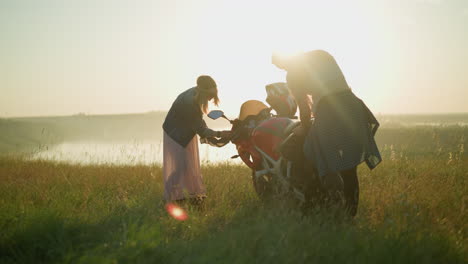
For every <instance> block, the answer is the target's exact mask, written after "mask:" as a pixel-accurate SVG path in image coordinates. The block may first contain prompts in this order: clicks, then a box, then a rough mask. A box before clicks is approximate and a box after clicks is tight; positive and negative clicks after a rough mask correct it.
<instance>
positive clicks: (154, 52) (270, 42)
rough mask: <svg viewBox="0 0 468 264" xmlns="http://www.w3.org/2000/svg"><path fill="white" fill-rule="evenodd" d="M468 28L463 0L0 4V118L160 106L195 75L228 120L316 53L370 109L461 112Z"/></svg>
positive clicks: (467, 86) (15, 0) (26, 0)
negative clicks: (290, 60)
mask: <svg viewBox="0 0 468 264" xmlns="http://www.w3.org/2000/svg"><path fill="white" fill-rule="evenodd" d="M467 26H468V1H465V0H452V1H451V0H356V1H346V0H343V1H339V0H327V1H317V0H315V1H314V0H308V1H296V0H289V1H275V0H265V1H263V0H257V1H254V0H236V1H224V0H197V1H193V0H151V1H150V0H138V1H130V0H128V1H122V0H79V1H78V0H75V1H72V0H41V1H37V0H0V34H1V39H0V117H19V116H49V115H54V116H56V115H73V114H77V113H86V114H115V113H141V112H149V111H166V110H168V109H169V107H170V106H171V104H172V102H173V100H174V99H175V98H176V97H177V95H178V94H180V93H181V92H183V91H184V90H186V89H188V88H190V87H193V86H194V85H195V80H196V78H197V76H199V75H202V74H208V75H211V76H212V77H213V78H214V79H215V80H216V81H217V83H218V88H219V96H220V99H221V104H220V106H219V108H220V109H223V110H225V112H226V113H227V115H229V116H231V117H234V116H236V115H237V114H238V109H239V107H240V105H241V104H242V102H244V101H246V100H249V99H257V100H262V101H264V100H265V97H266V94H265V88H264V87H265V85H266V84H268V83H272V82H277V81H285V73H284V72H283V71H282V70H279V69H277V68H275V66H274V65H272V64H271V55H272V53H273V52H297V51H308V50H313V49H324V50H327V51H329V52H330V53H331V54H332V55H333V56H334V57H335V58H336V60H337V61H338V64H339V65H340V66H341V68H342V70H343V72H344V74H345V76H346V79H347V80H348V83H349V84H350V86H351V87H352V89H353V92H354V93H355V94H356V95H357V96H358V97H360V98H361V99H363V100H364V102H365V103H366V104H367V105H368V107H369V108H370V109H371V110H372V111H373V112H374V113H375V114H386V113H451V112H468V104H467V103H466V101H467V98H468V48H467V47H468V31H467ZM213 109H214V108H213Z"/></svg>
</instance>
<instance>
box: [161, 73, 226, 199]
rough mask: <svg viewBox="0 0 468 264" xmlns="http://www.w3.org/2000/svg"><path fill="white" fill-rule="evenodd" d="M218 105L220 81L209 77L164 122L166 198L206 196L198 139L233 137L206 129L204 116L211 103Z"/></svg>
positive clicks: (177, 102)
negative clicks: (217, 83)
mask: <svg viewBox="0 0 468 264" xmlns="http://www.w3.org/2000/svg"><path fill="white" fill-rule="evenodd" d="M211 100H213V103H214V104H215V105H218V103H219V98H218V89H217V86H216V82H215V81H214V80H213V78H211V77H210V76H207V75H202V76H200V77H198V79H197V86H196V87H193V88H190V89H188V90H186V91H185V92H183V93H181V94H180V95H179V96H178V97H177V99H176V100H175V101H174V103H173V104H172V106H171V109H170V110H169V112H168V114H167V116H166V119H165V120H164V124H163V130H164V144H163V178H164V199H165V200H166V201H167V202H169V201H177V200H184V199H186V198H189V199H192V198H194V199H197V200H200V199H202V198H204V197H205V196H206V190H205V186H204V185H203V181H202V175H201V171H200V157H199V153H198V137H197V134H198V135H199V136H200V137H202V138H209V137H218V138H221V137H229V136H230V131H213V130H211V129H209V128H208V127H207V126H206V123H205V121H204V120H203V114H206V113H207V111H208V102H209V101H211Z"/></svg>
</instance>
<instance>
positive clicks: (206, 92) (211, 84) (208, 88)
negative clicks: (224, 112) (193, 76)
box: [195, 75, 219, 114]
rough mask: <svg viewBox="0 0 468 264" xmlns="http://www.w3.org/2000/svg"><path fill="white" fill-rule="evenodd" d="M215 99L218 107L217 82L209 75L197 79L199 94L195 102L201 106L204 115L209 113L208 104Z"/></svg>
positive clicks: (214, 101) (196, 95)
mask: <svg viewBox="0 0 468 264" xmlns="http://www.w3.org/2000/svg"><path fill="white" fill-rule="evenodd" d="M211 99H213V103H214V104H215V105H216V106H218V104H219V98H218V88H217V85H216V82H215V81H214V80H213V78H211V76H208V75H201V76H199V77H198V78H197V93H196V94H195V102H196V103H197V104H198V105H199V106H200V109H201V111H202V112H203V113H205V114H206V113H207V112H208V102H209V101H210V100H211Z"/></svg>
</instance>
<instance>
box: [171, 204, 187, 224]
mask: <svg viewBox="0 0 468 264" xmlns="http://www.w3.org/2000/svg"><path fill="white" fill-rule="evenodd" d="M166 210H167V212H168V213H169V214H170V215H171V216H172V217H174V218H175V219H176V220H179V221H184V220H186V219H187V218H188V215H187V213H186V212H185V211H184V209H182V208H181V207H179V206H177V205H175V204H172V203H168V204H166Z"/></svg>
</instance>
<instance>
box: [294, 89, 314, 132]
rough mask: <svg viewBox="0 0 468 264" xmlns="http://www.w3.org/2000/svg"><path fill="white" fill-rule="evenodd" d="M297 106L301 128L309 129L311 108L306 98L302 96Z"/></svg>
mask: <svg viewBox="0 0 468 264" xmlns="http://www.w3.org/2000/svg"><path fill="white" fill-rule="evenodd" d="M297 104H298V106H299V116H300V118H301V126H302V127H304V128H305V129H309V127H310V118H311V117H312V107H311V102H310V99H309V97H308V96H304V97H303V98H301V99H300V100H299V101H298V102H297Z"/></svg>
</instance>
